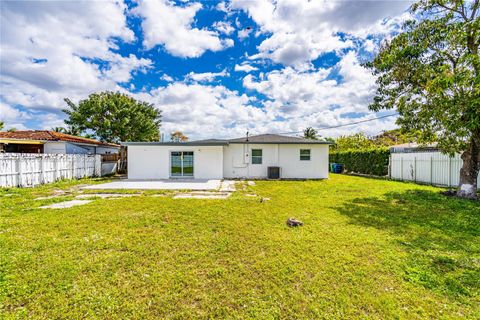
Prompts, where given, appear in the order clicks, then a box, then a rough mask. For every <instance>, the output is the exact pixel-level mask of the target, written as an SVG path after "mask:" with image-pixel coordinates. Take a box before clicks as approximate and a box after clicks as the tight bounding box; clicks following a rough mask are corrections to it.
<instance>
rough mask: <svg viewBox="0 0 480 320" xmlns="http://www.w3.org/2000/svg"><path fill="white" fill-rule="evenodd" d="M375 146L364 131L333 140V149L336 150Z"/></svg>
mask: <svg viewBox="0 0 480 320" xmlns="http://www.w3.org/2000/svg"><path fill="white" fill-rule="evenodd" d="M373 147H375V143H374V142H373V141H372V140H371V139H370V138H369V137H367V136H366V135H365V134H364V133H362V132H360V133H356V134H352V135H349V136H341V137H339V138H337V139H336V140H335V145H334V149H335V150H337V151H345V150H361V149H369V148H373Z"/></svg>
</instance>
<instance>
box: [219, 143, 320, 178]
mask: <svg viewBox="0 0 480 320" xmlns="http://www.w3.org/2000/svg"><path fill="white" fill-rule="evenodd" d="M252 149H262V157H263V159H262V164H252V163H251V159H250V157H251V153H252ZM300 149H310V150H311V151H310V161H301V160H300ZM223 159H224V161H223V176H224V178H257V179H263V178H266V177H267V168H268V167H270V166H278V167H280V177H281V178H286V179H324V178H328V145H320V144H248V145H247V144H233V143H231V144H230V145H228V146H225V147H224V157H223Z"/></svg>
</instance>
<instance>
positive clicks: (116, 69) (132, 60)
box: [105, 54, 152, 82]
mask: <svg viewBox="0 0 480 320" xmlns="http://www.w3.org/2000/svg"><path fill="white" fill-rule="evenodd" d="M151 67H152V61H151V60H150V59H144V58H141V59H138V58H137V57H136V56H135V55H133V54H130V55H129V56H128V57H122V56H120V55H117V54H115V55H114V56H113V59H112V60H111V62H110V68H109V70H108V71H106V72H105V74H106V76H107V77H108V78H109V79H111V80H113V81H115V82H128V81H130V80H131V78H132V71H134V70H139V71H141V72H145V71H146V70H147V69H149V68H151Z"/></svg>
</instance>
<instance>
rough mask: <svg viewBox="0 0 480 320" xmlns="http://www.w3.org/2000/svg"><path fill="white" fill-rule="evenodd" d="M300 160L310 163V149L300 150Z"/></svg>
mask: <svg viewBox="0 0 480 320" xmlns="http://www.w3.org/2000/svg"><path fill="white" fill-rule="evenodd" d="M300 160H301V161H310V149H300Z"/></svg>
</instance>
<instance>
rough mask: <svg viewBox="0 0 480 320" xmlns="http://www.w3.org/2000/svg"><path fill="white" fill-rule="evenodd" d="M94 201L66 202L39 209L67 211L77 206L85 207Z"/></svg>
mask: <svg viewBox="0 0 480 320" xmlns="http://www.w3.org/2000/svg"><path fill="white" fill-rule="evenodd" d="M90 202H92V200H71V201H64V202H59V203H54V204H50V205H48V206H42V207H39V208H40V209H67V208H71V207H75V206H83V205H84V204H87V203H90Z"/></svg>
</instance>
